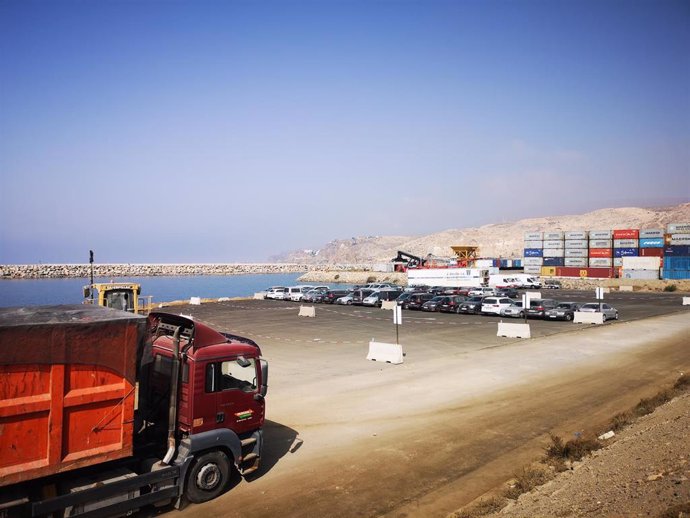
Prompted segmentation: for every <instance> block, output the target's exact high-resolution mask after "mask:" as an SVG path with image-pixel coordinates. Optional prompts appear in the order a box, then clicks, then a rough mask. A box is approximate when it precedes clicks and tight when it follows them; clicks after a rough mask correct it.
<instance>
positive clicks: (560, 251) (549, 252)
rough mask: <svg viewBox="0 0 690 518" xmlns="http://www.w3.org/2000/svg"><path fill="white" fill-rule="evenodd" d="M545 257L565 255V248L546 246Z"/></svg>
mask: <svg viewBox="0 0 690 518" xmlns="http://www.w3.org/2000/svg"><path fill="white" fill-rule="evenodd" d="M542 255H543V256H544V257H565V248H544V253H543V254H542Z"/></svg>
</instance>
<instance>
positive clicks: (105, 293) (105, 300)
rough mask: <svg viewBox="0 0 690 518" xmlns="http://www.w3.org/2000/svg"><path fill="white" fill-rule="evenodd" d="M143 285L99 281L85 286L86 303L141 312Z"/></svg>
mask: <svg viewBox="0 0 690 518" xmlns="http://www.w3.org/2000/svg"><path fill="white" fill-rule="evenodd" d="M140 294H141V285H140V284H137V283H134V282H99V283H94V284H90V285H88V286H84V303H85V304H91V303H93V304H96V305H98V306H104V307H106V308H113V309H119V310H121V311H129V312H130V313H134V314H139V313H140V311H142V310H143V307H142V306H143V305H140V304H139V295H140Z"/></svg>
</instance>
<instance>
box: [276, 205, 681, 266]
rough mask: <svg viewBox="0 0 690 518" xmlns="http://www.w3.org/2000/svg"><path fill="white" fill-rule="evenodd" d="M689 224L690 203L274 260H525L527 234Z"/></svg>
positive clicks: (345, 243)
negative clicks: (456, 249)
mask: <svg viewBox="0 0 690 518" xmlns="http://www.w3.org/2000/svg"><path fill="white" fill-rule="evenodd" d="M688 221H690V203H683V204H680V205H676V206H673V207H664V208H639V207H627V208H616V209H600V210H596V211H593V212H588V213H586V214H578V215H569V216H552V217H543V218H530V219H522V220H519V221H516V222H514V223H500V224H490V225H484V226H481V227H477V228H464V229H448V230H443V231H441V232H437V233H434V234H429V235H426V236H367V237H356V238H355V237H353V238H350V239H337V240H334V241H331V242H330V243H328V244H326V245H324V246H322V247H321V248H320V249H318V250H309V251H304V250H296V251H294V252H290V253H287V254H282V255H279V256H275V257H272V258H271V260H272V261H276V262H295V263H327V264H330V263H372V262H373V263H376V262H387V261H390V260H391V259H392V258H393V257H395V255H396V254H397V251H398V250H403V251H405V252H408V253H411V254H414V255H418V256H425V255H427V254H433V255H437V256H446V257H449V256H452V255H453V254H452V251H451V249H450V247H451V246H453V245H468V246H472V245H476V246H479V255H480V256H482V257H505V258H516V257H521V256H522V249H523V235H524V233H525V232H527V231H545V230H565V231H567V230H597V229H601V230H609V229H616V228H665V227H666V225H667V224H668V223H680V222H688Z"/></svg>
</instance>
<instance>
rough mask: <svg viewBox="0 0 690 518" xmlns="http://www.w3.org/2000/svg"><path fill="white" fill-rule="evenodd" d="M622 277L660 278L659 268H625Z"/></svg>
mask: <svg viewBox="0 0 690 518" xmlns="http://www.w3.org/2000/svg"><path fill="white" fill-rule="evenodd" d="M620 277H621V278H622V279H639V280H650V281H651V280H656V279H658V278H659V270H658V269H656V270H626V269H625V268H623V271H622V272H621V275H620Z"/></svg>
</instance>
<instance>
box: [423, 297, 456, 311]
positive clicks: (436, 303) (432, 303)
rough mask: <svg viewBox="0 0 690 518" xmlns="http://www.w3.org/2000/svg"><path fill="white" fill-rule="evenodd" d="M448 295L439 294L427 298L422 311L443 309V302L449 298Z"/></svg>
mask: <svg viewBox="0 0 690 518" xmlns="http://www.w3.org/2000/svg"><path fill="white" fill-rule="evenodd" d="M449 298H450V297H449V296H447V295H437V296H436V297H434V298H433V299H431V300H427V301H426V302H425V303H424V304H422V311H441V304H443V302H444V301H446V300H447V299H449Z"/></svg>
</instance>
